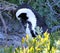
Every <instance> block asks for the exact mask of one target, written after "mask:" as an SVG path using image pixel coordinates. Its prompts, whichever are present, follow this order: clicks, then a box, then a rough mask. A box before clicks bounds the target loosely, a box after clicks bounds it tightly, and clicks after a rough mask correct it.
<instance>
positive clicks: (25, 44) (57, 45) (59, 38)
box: [0, 0, 60, 53]
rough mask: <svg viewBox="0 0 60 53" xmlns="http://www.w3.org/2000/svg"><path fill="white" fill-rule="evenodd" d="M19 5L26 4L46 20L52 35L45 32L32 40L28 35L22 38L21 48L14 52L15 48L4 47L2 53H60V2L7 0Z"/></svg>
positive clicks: (48, 0)
mask: <svg viewBox="0 0 60 53" xmlns="http://www.w3.org/2000/svg"><path fill="white" fill-rule="evenodd" d="M5 1H8V2H10V3H14V4H17V5H20V4H22V3H23V2H26V3H28V4H30V5H31V6H32V7H33V8H34V9H36V11H37V12H38V13H39V14H40V15H41V16H42V17H44V18H45V21H46V24H47V25H48V27H49V28H53V31H54V30H55V29H56V28H57V29H56V30H55V31H54V32H52V33H51V34H49V33H47V32H45V33H44V34H41V33H40V31H39V30H38V32H37V33H38V34H39V35H38V36H37V37H36V38H32V39H30V38H29V36H28V35H26V37H25V38H24V37H23V38H22V43H21V46H20V47H18V48H16V49H15V50H13V47H4V48H3V50H0V53H60V0H5ZM58 26H59V27H58Z"/></svg>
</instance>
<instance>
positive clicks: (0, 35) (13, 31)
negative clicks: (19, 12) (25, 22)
mask: <svg viewBox="0 0 60 53" xmlns="http://www.w3.org/2000/svg"><path fill="white" fill-rule="evenodd" d="M5 21H6V24H7V27H8V29H7V30H8V34H7V35H6V34H5V33H4V27H3V26H2V25H1V26H0V46H3V47H4V46H6V45H7V46H11V45H12V46H14V47H18V46H20V44H21V39H22V37H25V29H24V28H23V26H22V25H21V23H20V22H19V21H18V20H16V19H9V18H5ZM0 22H1V21H0ZM1 24H2V23H1Z"/></svg>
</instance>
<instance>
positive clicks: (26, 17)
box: [16, 3, 48, 37]
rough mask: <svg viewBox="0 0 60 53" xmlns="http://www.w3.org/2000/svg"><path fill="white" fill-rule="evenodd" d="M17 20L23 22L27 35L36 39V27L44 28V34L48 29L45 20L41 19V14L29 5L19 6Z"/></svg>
mask: <svg viewBox="0 0 60 53" xmlns="http://www.w3.org/2000/svg"><path fill="white" fill-rule="evenodd" d="M16 18H17V19H18V20H21V22H22V24H23V26H24V27H25V29H26V33H27V34H28V35H29V36H31V37H36V31H35V28H36V26H39V27H42V29H43V32H45V31H46V30H47V29H48V27H47V25H46V23H45V18H44V17H41V16H40V14H39V13H38V12H37V11H36V10H35V9H33V8H32V7H31V6H30V5H29V4H26V3H24V4H22V5H20V6H18V8H17V12H16Z"/></svg>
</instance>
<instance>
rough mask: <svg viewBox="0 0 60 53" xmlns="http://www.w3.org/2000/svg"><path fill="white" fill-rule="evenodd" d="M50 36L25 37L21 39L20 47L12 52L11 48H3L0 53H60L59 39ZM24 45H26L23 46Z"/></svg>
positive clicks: (47, 34)
mask: <svg viewBox="0 0 60 53" xmlns="http://www.w3.org/2000/svg"><path fill="white" fill-rule="evenodd" d="M58 33H59V32H58ZM56 34H57V33H56ZM52 36H53V35H52V34H49V33H47V32H45V33H44V34H43V35H42V36H41V35H38V36H37V37H36V38H32V39H30V38H29V36H28V35H26V37H25V38H24V37H23V38H22V44H21V46H20V47H18V48H16V49H15V50H14V51H13V47H5V48H4V50H3V51H2V50H0V53H2V52H3V53H60V39H55V37H52ZM57 36H58V35H57ZM57 36H56V37H57ZM59 37H60V36H59ZM24 44H26V45H25V46H24Z"/></svg>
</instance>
